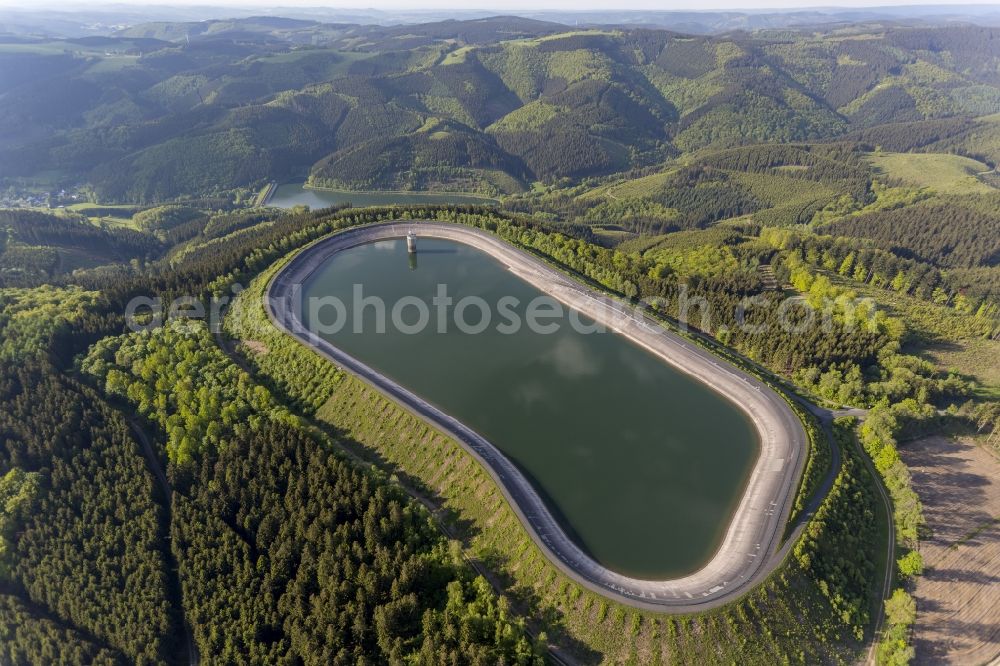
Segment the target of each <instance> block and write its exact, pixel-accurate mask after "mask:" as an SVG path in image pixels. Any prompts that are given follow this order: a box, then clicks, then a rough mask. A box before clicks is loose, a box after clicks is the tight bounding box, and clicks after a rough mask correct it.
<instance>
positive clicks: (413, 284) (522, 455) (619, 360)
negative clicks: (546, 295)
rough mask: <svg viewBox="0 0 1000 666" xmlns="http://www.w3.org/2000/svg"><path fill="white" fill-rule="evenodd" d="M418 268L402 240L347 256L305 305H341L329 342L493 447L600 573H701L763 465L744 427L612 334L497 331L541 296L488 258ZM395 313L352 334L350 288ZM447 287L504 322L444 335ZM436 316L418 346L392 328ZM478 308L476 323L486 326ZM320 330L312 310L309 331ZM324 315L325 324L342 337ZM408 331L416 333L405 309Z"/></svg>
mask: <svg viewBox="0 0 1000 666" xmlns="http://www.w3.org/2000/svg"><path fill="white" fill-rule="evenodd" d="M416 263H417V265H416V267H415V268H414V267H413V266H411V262H410V259H409V258H408V256H407V253H406V247H405V242H404V241H403V240H388V241H380V242H378V243H374V244H369V245H363V246H359V247H356V248H352V249H349V250H346V251H344V252H341V253H339V254H337V255H335V256H334V257H332V258H331V259H330V260H329V261H327V263H326V264H324V265H323V266H321V267H320V268H319V270H317V271H316V272H315V273H314V274H313V275H312V276H311V278H310V279H309V281H308V283H307V284H306V285H305V287H304V289H303V297H304V298H308V297H310V296H328V295H333V296H336V297H338V298H339V299H341V300H342V301H343V302H344V303H345V305H346V312H347V315H348V318H347V320H346V325H345V326H344V328H343V329H342V330H341V331H340V332H339V333H333V334H330V335H328V336H327V338H328V339H329V340H330V341H332V342H333V343H334V344H336V345H337V346H338V347H340V348H341V349H343V350H345V351H347V352H348V353H350V354H352V355H353V356H354V357H356V358H358V359H359V360H361V361H363V362H365V363H366V364H368V365H370V366H371V367H374V368H375V369H377V370H379V371H380V372H382V374H384V375H386V376H388V377H391V378H392V379H394V380H395V381H396V382H398V383H399V384H401V385H403V386H405V387H407V388H409V389H410V390H411V391H413V392H415V393H416V394H417V395H419V396H421V397H422V398H424V399H425V400H427V401H429V402H432V403H434V404H435V405H437V406H438V407H439V408H441V409H442V410H443V411H445V412H446V413H448V414H450V415H452V416H454V417H456V418H458V419H459V420H461V421H462V422H463V423H465V424H466V425H468V426H469V427H471V428H472V429H474V430H476V431H477V432H479V433H480V434H481V435H483V436H484V437H486V438H487V439H489V440H490V441H491V442H492V443H493V444H494V445H495V446H497V447H498V448H499V449H501V450H502V451H503V452H504V453H505V454H507V456H508V457H510V458H511V459H512V460H513V461H514V462H515V463H516V464H517V465H518V466H520V468H521V469H522V470H523V471H524V472H525V474H526V476H527V477H528V478H529V479H530V480H531V481H532V482H533V483H534V484H535V486H536V488H537V489H538V490H539V491H540V492H541V494H542V495H543V497H545V498H546V500H547V501H548V503H549V505H550V507H551V508H552V509H553V510H554V513H555V515H556V516H557V517H559V518H560V520H561V521H562V522H563V524H564V526H565V527H566V528H567V531H568V532H569V533H570V534H571V535H572V536H573V537H574V538H575V539H576V540H577V542H578V543H579V544H580V545H581V546H582V547H583V548H584V550H586V551H587V552H589V553H590V554H591V555H592V556H593V557H594V558H595V559H596V560H598V561H599V562H601V563H602V564H604V565H605V566H607V567H608V568H611V569H613V570H615V571H618V572H620V573H623V574H627V575H631V576H635V577H640V578H665V577H672V576H677V575H681V574H684V573H690V572H692V571H694V570H696V569H697V568H699V567H700V565H702V564H704V563H705V562H706V561H707V560H708V559H709V558H710V557H711V555H712V554H713V553H714V551H715V549H716V548H717V547H718V545H719V543H720V541H721V538H722V536H723V534H724V530H725V527H726V526H727V524H728V522H729V519H730V517H731V515H732V512H733V511H734V510H735V508H736V504H737V503H738V501H739V497H740V495H741V494H742V490H743V486H744V483H745V481H746V478H747V476H748V475H749V471H750V468H751V467H752V465H753V463H754V461H755V459H756V456H757V447H758V443H757V435H756V431H755V430H754V428H753V425H752V423H751V422H750V420H749V419H748V418H747V417H746V416H745V415H744V414H743V412H742V411H740V410H739V409H737V408H736V407H734V406H733V405H732V404H731V403H729V402H728V401H727V400H726V399H724V398H722V397H721V396H719V395H718V394H716V393H715V392H714V391H712V390H711V389H709V388H707V387H706V386H704V385H702V384H700V383H699V382H697V381H695V380H693V379H691V378H689V377H688V376H686V375H684V374H682V373H680V372H678V371H676V370H674V369H673V368H671V367H670V366H668V365H667V364H665V363H664V362H662V361H661V360H659V359H658V358H656V357H655V356H653V355H652V354H650V353H648V352H647V351H645V350H644V349H642V348H641V347H638V346H636V345H634V344H632V343H631V342H629V341H628V340H627V339H625V338H623V337H621V336H619V335H617V334H614V333H610V332H608V333H594V334H583V333H579V332H576V331H574V330H573V329H572V328H571V326H570V325H569V321H568V320H567V319H562V320H559V319H557V320H554V321H556V322H558V323H560V324H561V325H560V326H559V330H558V331H557V332H556V333H552V334H542V333H536V332H532V331H531V330H529V329H528V327H527V326H522V327H521V329H520V331H519V332H517V333H513V334H503V333H500V332H498V331H497V324H500V323H503V322H505V321H506V320H505V319H503V318H501V317H500V315H499V314H498V312H499V311H498V309H497V307H496V304H497V303H498V301H499V299H500V298H501V297H503V296H514V297H516V298H518V299H519V300H520V307H517V308H515V309H514V311H515V312H517V313H518V314H519V316H520V318H521V319H522V321H524V320H525V311H526V308H527V303H528V302H529V301H531V300H532V299H533V298H535V297H537V296H539V295H540V292H539V291H538V290H537V289H535V288H534V287H533V286H531V285H529V284H527V283H526V282H524V281H522V280H521V279H519V278H517V277H516V276H514V275H513V274H512V273H511V272H509V271H508V270H507V269H506V268H505V267H504V266H503V265H501V264H500V263H499V262H497V261H495V260H494V259H493V258H491V257H490V256H489V255H487V254H485V253H483V252H481V251H479V250H476V249H473V248H471V247H468V246H466V245H462V244H460V243H455V242H452V241H445V240H437V239H430V238H420V240H419V248H418V254H417V257H416ZM356 283H357V284H361V285H363V290H364V291H363V294H364V296H365V297H369V296H380V297H382V298H383V299H385V301H386V303H387V304H388V305H387V312H388V314H387V322H388V323H387V326H386V331H385V333H382V334H379V333H376V332H375V319H376V313H375V310H374V309H373V308H368V309H367V310H366V311H365V317H363V321H364V325H363V327H362V330H363V331H364V333H362V334H355V333H354V332H353V328H354V322H353V320H352V319H351V313H352V311H353V294H354V291H353V285H354V284H356ZM438 284H446V285H448V293H449V295H451V296H452V297H453V298H454V299H455V302H457V301H458V300H459V299H461V298H462V297H464V296H480V297H483V298H484V299H485V300H486V301H487V303H490V304H492V307H493V313H494V316H493V322H492V323H491V325H490V326H489V327H488V328H487V330H486V331H485V332H483V333H480V334H475V335H473V334H466V333H462V332H461V331H459V330H458V329H457V327H456V326H455V325H454V320H453V318H452V317H451V314H450V313H451V312H453V310H454V307H452V308H451V310H450V311H449V317H448V319H447V320H446V322H447V324H448V326H447V329H448V332H447V333H444V334H442V333H439V332H438V329H437V311H436V309H435V308H434V306H433V305H432V302H431V299H432V298H433V297H434V295H435V294H436V293H437V288H438V287H437V285H438ZM404 296H416V297H418V298H420V299H421V300H423V301H424V302H425V303H427V304H428V308H429V311H430V324H429V326H428V327H427V328H426V329H425V330H424V331H423V332H421V333H419V334H406V333H403V332H401V331H399V330H397V329H395V328H394V327H393V326H392V323H391V319H392V318H391V308H392V304H393V303H395V302H396V301H397V300H398V299H399V298H401V297H404ZM479 316H480V315H479V311H478V310H477V309H476V308H470V309H469V310H468V311H467V313H466V316H465V320H466V321H467V322H468V323H470V324H476V323H477V322H478V321H479ZM303 317H304V319H305V321H306V323H307V324H310V322H309V313H308V308H306V309H305V311H304V315H303ZM335 319H336V315H335V313H334V312H333V310H332V309H329V310H324V311H323V312H322V313H320V315H319V321H321V322H324V323H326V324H328V325H329V324H332V323H333V321H334V320H335ZM402 319H403V321H404V323H405V324H406V325H410V324H413V323H414V322H416V321H417V319H418V314H417V311H416V309H415V308H413V307H408V308H407V309H406V310H405V311H404V313H403V317H402Z"/></svg>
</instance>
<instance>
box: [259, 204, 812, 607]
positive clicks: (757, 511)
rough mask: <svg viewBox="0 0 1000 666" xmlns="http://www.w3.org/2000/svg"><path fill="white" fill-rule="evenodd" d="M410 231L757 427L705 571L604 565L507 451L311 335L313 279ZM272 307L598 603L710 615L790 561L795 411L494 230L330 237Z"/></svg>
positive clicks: (271, 298)
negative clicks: (491, 499) (478, 255)
mask: <svg viewBox="0 0 1000 666" xmlns="http://www.w3.org/2000/svg"><path fill="white" fill-rule="evenodd" d="M411 230H412V231H414V232H415V233H416V234H417V235H418V236H424V237H433V238H442V239H446V240H452V241H456V242H459V243H464V244H466V245H469V246H472V247H474V248H477V249H479V250H481V251H484V252H486V253H488V254H489V255H490V256H492V257H494V258H495V259H497V260H498V261H500V262H502V263H503V264H505V265H506V266H507V267H508V268H509V269H510V270H511V271H512V272H513V273H514V274H515V275H517V276H518V277H520V278H521V279H523V280H525V281H526V282H528V283H530V284H531V285H533V286H535V287H536V288H537V289H539V290H541V291H542V292H544V293H547V294H549V295H551V296H553V297H554V298H556V299H558V300H559V301H561V302H562V303H564V304H565V305H567V306H569V307H571V308H573V309H574V310H577V311H579V312H581V313H583V314H584V315H586V316H588V317H591V318H592V319H594V320H596V321H598V322H600V323H602V324H604V325H606V326H608V327H610V328H612V329H613V330H615V331H616V332H618V333H620V334H621V335H624V336H625V337H626V338H628V339H629V340H631V341H632V342H633V343H635V344H638V345H640V346H641V347H643V348H645V349H647V350H648V351H650V352H651V353H653V354H655V355H656V356H658V357H660V358H661V359H663V360H664V361H665V362H667V363H669V364H670V365H672V366H674V367H676V368H678V369H679V370H681V371H682V372H684V373H686V374H688V375H690V376H692V377H694V378H695V379H697V380H698V381H701V382H703V383H705V384H707V385H708V386H710V387H712V388H713V389H715V390H716V391H718V392H719V393H721V394H722V395H724V396H725V397H726V398H728V399H729V400H731V401H732V402H733V403H735V404H736V405H737V406H738V407H740V408H741V409H742V410H743V411H744V412H745V413H746V414H747V415H748V416H749V417H750V419H751V420H752V421H753V423H754V425H755V427H756V429H757V432H758V435H759V438H760V455H759V456H758V459H757V462H756V464H755V466H754V468H753V470H752V471H751V473H750V478H749V480H748V482H747V484H746V488H745V490H744V493H743V496H742V498H741V500H740V503H739V506H738V507H737V509H736V511H735V513H734V515H733V517H732V520H731V522H730V524H729V527H728V529H727V530H726V534H725V537H724V538H723V541H722V544H721V545H720V546H719V548H718V550H717V551H716V552H715V554H714V555H713V556H712V558H711V559H710V560H709V561H708V562H707V563H706V564H705V565H704V566H702V568H701V569H699V570H698V571H696V572H694V573H692V574H689V575H686V576H683V577H680V578H674V579H670V580H642V579H637V578H630V577H628V576H624V575H621V574H619V573H616V572H614V571H611V570H610V569H607V568H606V567H604V566H602V565H601V564H599V563H598V562H596V561H595V560H594V559H593V558H592V557H590V556H589V555H588V554H587V553H586V552H584V551H583V550H582V549H581V548H580V547H579V546H578V545H577V544H576V542H574V541H573V540H572V539H571V538H570V537H569V536H567V534H566V533H565V531H564V530H563V529H562V527H561V526H560V525H559V523H558V522H557V521H556V520H555V518H554V517H553V516H552V513H551V512H550V511H549V509H548V507H547V506H546V505H545V503H544V502H543V501H542V499H541V497H540V496H539V495H538V493H537V491H536V490H535V488H534V487H532V485H531V483H529V482H528V480H527V479H526V478H525V476H524V475H523V474H522V473H521V471H520V470H519V469H518V468H517V467H516V466H515V465H514V464H513V463H512V462H511V461H510V460H509V459H508V458H507V457H506V456H505V455H504V454H503V453H502V452H501V451H500V450H499V449H497V448H496V447H495V446H493V445H492V444H491V443H490V442H489V441H487V440H486V439H485V438H483V437H482V436H480V435H479V434H477V433H476V432H474V431H473V430H471V429H470V428H468V427H466V426H465V425H464V424H462V423H461V422H459V421H458V420H456V419H454V418H453V417H451V416H449V415H448V414H445V413H444V412H443V411H441V410H440V409H438V408H437V407H435V406H433V405H431V404H429V403H428V402H426V401H425V400H423V399H422V398H420V397H419V396H417V395H415V394H414V393H412V392H411V391H409V390H407V389H406V388H405V387H403V386H400V385H398V384H396V383H395V382H393V381H392V380H391V379H389V378H387V377H384V376H382V375H381V374H380V373H379V372H377V371H376V370H374V369H373V368H371V367H369V366H368V365H366V364H364V363H362V362H361V361H359V360H357V359H355V358H354V357H352V356H350V355H348V354H346V353H345V352H343V351H341V350H340V349H338V348H337V347H335V346H334V345H332V344H330V343H329V342H328V341H326V340H324V339H322V338H321V337H319V336H318V335H316V334H314V333H312V332H310V331H308V330H307V329H306V327H305V325H304V324H303V322H302V321H301V318H300V316H299V310H300V305H299V304H300V303H301V295H302V294H301V287H302V284H303V282H304V281H305V280H306V279H307V278H308V277H309V276H310V275H311V274H312V273H313V271H315V270H316V269H317V268H318V267H319V266H321V265H322V264H323V263H324V262H326V260H327V259H329V258H330V257H332V256H333V255H334V254H336V253H337V252H340V251H342V250H345V249H347V248H350V247H355V246H358V245H363V244H366V243H371V242H373V241H377V240H383V239H389V238H401V237H403V236H405V235H406V233H407V232H408V231H411ZM418 251H419V250H418ZM265 308H266V310H267V312H268V316H269V317H270V318H271V320H272V322H274V323H275V324H276V325H277V326H279V327H280V328H282V329H284V330H285V331H287V332H288V333H290V334H291V335H292V336H293V337H295V338H296V339H297V340H299V341H300V342H301V343H303V344H305V345H308V346H309V347H312V348H314V349H315V350H316V351H318V352H319V353H320V354H322V355H323V356H325V357H327V358H328V359H330V360H331V361H333V362H334V363H336V364H337V365H339V366H341V367H343V368H344V369H346V370H348V371H350V372H352V373H353V374H355V375H356V376H358V377H359V378H361V379H362V380H364V381H366V382H368V383H369V384H371V385H372V386H374V387H375V388H376V389H378V390H379V391H381V392H382V393H383V394H385V395H386V396H388V397H390V398H391V399H393V400H394V401H396V402H397V403H399V404H401V405H403V406H404V407H405V408H407V409H408V410H410V411H411V412H413V413H415V414H417V415H418V416H420V417H422V418H424V419H426V420H427V421H429V422H430V423H432V424H433V425H434V426H435V427H437V428H438V429H440V430H441V431H442V432H444V433H445V434H447V435H449V436H450V437H453V438H454V439H455V440H456V441H458V442H459V443H460V444H461V445H462V446H463V447H464V448H465V449H466V450H467V451H468V452H469V453H470V454H471V455H472V456H473V457H474V458H476V459H477V460H478V461H479V462H480V463H481V464H482V465H483V466H484V467H485V469H486V470H487V471H488V472H489V474H490V475H491V476H492V477H493V479H494V480H495V481H496V483H497V485H498V486H499V487H500V489H501V491H502V492H503V494H504V496H505V497H506V499H507V501H508V502H509V503H510V505H511V507H513V509H514V511H515V512H516V513H517V515H518V517H519V518H520V520H521V522H522V524H524V526H525V528H526V529H527V530H528V533H529V534H530V535H531V536H532V538H533V539H534V540H535V542H536V543H537V544H538V546H539V547H540V548H541V549H542V551H543V552H544V553H545V554H546V556H547V557H548V558H549V559H550V560H551V561H552V562H554V563H555V564H556V565H557V566H558V567H559V568H560V570H562V571H563V572H564V573H565V574H566V575H568V576H569V577H571V578H572V579H574V580H576V581H577V582H579V583H580V584H582V585H584V586H585V587H587V588H589V589H591V590H594V591H596V592H598V593H600V594H603V595H605V596H609V597H612V598H614V599H615V600H617V601H620V602H623V603H626V604H629V605H631V606H635V607H639V608H645V609H648V610H656V611H666V612H675V613H690V612H698V611H703V610H707V609H709V608H714V607H717V606H720V605H722V604H724V603H727V602H729V601H731V600H733V599H734V598H736V597H738V596H740V595H741V594H743V593H745V592H746V591H747V590H748V589H749V588H750V587H752V586H753V585H754V584H756V583H758V582H760V581H761V580H763V579H764V578H765V577H766V576H767V575H768V574H769V573H770V572H771V571H772V570H773V569H774V567H775V566H776V565H777V564H778V563H779V562H780V561H781V560H782V559H783V557H784V555H785V554H786V553H787V551H788V547H789V546H790V545H791V542H792V541H793V540H794V536H795V535H793V536H792V538H790V539H789V540H788V541H787V542H786V543H785V546H784V547H783V548H781V550H780V551H779V546H780V544H781V536H782V533H783V531H784V528H785V524H786V522H787V520H788V515H789V512H790V510H791V505H792V503H793V501H794V498H795V493H796V490H797V488H798V480H799V479H800V477H801V475H802V469H803V467H804V465H805V461H806V457H807V451H808V439H807V435H806V433H805V429H804V428H803V426H802V423H801V422H800V421H799V419H798V417H797V416H796V415H795V413H794V412H793V411H792V409H791V407H790V406H789V405H788V403H787V402H786V401H785V400H784V399H783V398H782V397H781V396H780V395H778V394H777V393H775V392H774V391H773V390H772V389H771V388H770V387H768V386H767V385H766V384H764V383H763V382H761V381H759V380H757V379H756V378H754V377H751V376H749V375H747V374H745V373H743V372H741V371H740V370H738V369H737V368H735V367H734V366H731V365H729V364H727V363H725V362H724V361H722V360H721V359H719V358H717V357H715V356H713V355H712V354H710V353H709V352H707V351H705V350H704V349H702V348H700V347H698V346H697V345H695V344H693V343H691V342H689V341H687V340H685V339H683V338H682V337H680V336H678V335H676V334H674V333H671V332H670V331H667V330H666V329H665V328H664V327H663V326H662V325H660V324H659V323H657V322H655V321H654V320H652V319H650V318H648V317H646V316H645V315H644V314H642V313H641V312H639V311H637V310H635V309H633V308H631V307H629V306H627V305H626V304H624V303H622V302H620V301H617V300H614V299H611V298H608V297H606V296H602V295H599V294H596V293H595V292H593V291H591V290H590V289H588V288H587V287H585V286H584V285H582V284H580V283H578V282H576V281H575V280H573V279H572V278H570V277H568V276H566V275H564V274H563V273H560V272H559V271H557V270H555V269H553V268H551V267H550V266H547V265H546V264H544V263H542V262H541V261H540V260H538V259H536V258H535V257H532V256H531V255H529V254H526V253H524V252H522V251H521V250H518V249H516V248H514V247H513V246H511V245H508V244H507V243H505V242H503V241H501V240H499V239H498V238H496V237H495V236H492V235H490V234H488V233H486V232H483V231H479V230H477V229H473V228H471V227H466V226H461V225H458V224H448V223H438V222H416V221H415V222H413V223H409V224H402V223H390V224H378V225H371V226H365V227H358V228H355V229H349V230H346V231H343V232H340V233H337V234H334V235H332V236H328V237H326V238H324V239H322V240H319V241H317V242H316V243H314V244H312V245H310V246H308V247H307V248H305V249H304V250H303V251H301V252H299V253H298V254H297V255H296V256H295V257H293V258H292V259H291V261H289V263H288V264H287V265H286V266H285V267H284V268H282V269H281V271H279V272H278V274H277V275H275V276H274V278H273V279H272V280H271V283H270V285H268V289H267V293H266V298H265ZM801 527H802V526H801V525H800V526H799V529H798V530H796V534H797V533H798V531H799V530H801Z"/></svg>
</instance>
